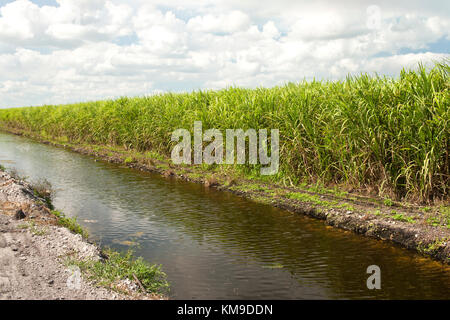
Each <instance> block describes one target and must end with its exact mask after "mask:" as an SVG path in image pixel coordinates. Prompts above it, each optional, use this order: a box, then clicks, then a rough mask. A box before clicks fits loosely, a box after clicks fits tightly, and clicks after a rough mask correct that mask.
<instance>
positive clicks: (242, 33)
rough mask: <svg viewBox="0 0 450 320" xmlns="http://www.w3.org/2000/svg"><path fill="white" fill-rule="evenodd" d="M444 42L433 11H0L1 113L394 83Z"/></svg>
mask: <svg viewBox="0 0 450 320" xmlns="http://www.w3.org/2000/svg"><path fill="white" fill-rule="evenodd" d="M449 30H450V1H441V0H439V1H433V0H428V1H416V0H408V1H403V0H400V1H391V0H389V1H378V2H377V1H350V0H344V1H314V2H312V1H298V0H295V1H294V0H277V1H273V0H270V1H266V0H204V1H201V0H179V1H174V0H155V1H152V0H146V1H144V0H131V1H120V0H107V1H103V0H16V1H8V0H0V108H2V107H17V106H28V105H42V104H60V103H69V102H78V101H86V100H93V99H103V98H111V97H118V96H122V95H128V96H136V95H147V94H152V93H157V92H166V91H173V92H179V91H191V90H196V89H206V88H211V89H217V88H225V87H227V86H231V85H235V86H244V87H256V86H274V85H278V84H283V83H285V82H288V81H294V82H296V81H301V80H303V79H307V80H308V79H312V78H316V79H331V80H335V79H342V78H345V76H346V75H347V74H349V73H351V74H357V73H360V72H377V73H379V74H387V75H396V74H397V73H398V72H399V70H400V69H401V68H402V67H411V66H414V65H415V64H416V63H417V62H418V61H423V62H425V63H429V62H430V61H433V60H441V59H443V58H444V57H449V56H450V55H449V52H450V33H449Z"/></svg>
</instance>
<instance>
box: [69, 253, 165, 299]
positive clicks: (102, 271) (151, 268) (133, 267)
mask: <svg viewBox="0 0 450 320" xmlns="http://www.w3.org/2000/svg"><path fill="white" fill-rule="evenodd" d="M104 254H105V255H106V256H107V259H105V260H103V261H93V260H89V261H79V260H70V261H68V264H72V265H76V266H78V267H79V268H80V269H81V271H82V272H84V273H85V274H86V275H87V276H88V278H89V279H90V280H93V281H95V282H97V283H98V284H99V285H102V286H106V287H112V288H113V289H116V290H118V288H116V287H115V285H116V284H117V282H118V281H120V280H124V279H129V280H131V281H132V282H136V279H138V280H139V282H140V283H141V284H142V287H143V288H144V289H145V291H146V293H154V294H163V295H164V294H167V293H168V291H169V283H168V282H167V280H166V279H167V275H166V274H165V273H164V272H163V271H162V270H161V266H159V265H151V264H148V263H147V262H145V261H144V260H143V258H142V257H139V258H137V259H135V258H133V252H132V251H131V250H129V251H128V252H126V253H120V252H117V251H114V250H112V249H107V250H105V251H104Z"/></svg>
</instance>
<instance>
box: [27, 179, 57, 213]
mask: <svg viewBox="0 0 450 320" xmlns="http://www.w3.org/2000/svg"><path fill="white" fill-rule="evenodd" d="M31 188H32V189H33V193H34V195H35V196H37V197H39V198H41V199H43V200H44V202H45V204H46V205H47V207H48V208H49V209H51V210H53V209H54V207H53V204H52V193H53V189H52V185H51V183H50V182H49V181H48V180H47V179H40V180H38V181H35V182H33V183H32V186H31Z"/></svg>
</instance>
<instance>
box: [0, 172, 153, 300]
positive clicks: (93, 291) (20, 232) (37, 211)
mask: <svg viewBox="0 0 450 320" xmlns="http://www.w3.org/2000/svg"><path fill="white" fill-rule="evenodd" d="M30 191H31V189H30V186H29V185H28V184H26V183H23V182H20V181H16V180H14V179H12V178H11V177H10V176H9V175H8V174H6V173H4V172H1V171H0V300H5V299H29V300H33V299H51V300H55V299H70V300H76V299H89V300H93V299H95V300H97V299H145V298H149V297H148V296H146V295H142V294H139V293H137V290H136V285H135V284H133V283H127V282H125V283H124V285H126V286H128V287H127V289H128V290H130V292H133V291H136V292H135V294H130V295H126V294H119V293H117V292H115V291H113V290H111V289H109V288H103V287H99V286H96V285H95V284H93V283H92V282H89V281H87V280H86V279H83V276H82V275H81V274H80V273H79V269H78V270H77V269H76V268H75V267H69V266H66V265H65V264H64V260H65V257H68V256H74V255H75V256H77V258H79V259H100V250H99V249H98V247H96V246H95V245H93V244H90V243H88V242H87V241H86V240H84V239H82V237H81V235H77V234H74V233H72V232H70V231H69V230H68V229H66V228H63V227H60V226H56V225H54V221H55V220H56V218H55V217H54V216H52V215H51V214H50V213H49V210H48V209H47V208H46V207H45V206H43V205H41V204H40V203H39V200H38V199H37V198H35V197H34V196H33V195H32V193H31V192H30ZM19 210H21V212H23V213H24V215H23V216H22V217H20V215H17V213H18V212H19Z"/></svg>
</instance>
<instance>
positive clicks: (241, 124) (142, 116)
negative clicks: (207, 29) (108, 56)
mask: <svg viewBox="0 0 450 320" xmlns="http://www.w3.org/2000/svg"><path fill="white" fill-rule="evenodd" d="M449 71H450V67H449V65H448V60H444V61H442V62H441V63H436V64H435V66H434V67H433V68H431V69H426V68H425V67H423V66H419V68H417V69H416V70H402V71H401V72H400V74H399V76H398V77H397V78H389V77H379V76H370V75H367V74H362V75H359V76H349V77H347V79H345V80H342V81H335V82H331V81H311V82H306V81H303V82H300V83H289V84H286V85H284V86H277V87H273V88H257V89H243V88H235V87H231V88H227V89H225V90H219V91H196V92H192V93H179V94H173V93H166V94H159V95H153V96H147V97H136V98H127V97H122V98H119V99H116V100H105V101H96V102H86V103H79V104H71V105H59V106H56V105H47V106H42V107H28V108H12V109H2V110H0V126H1V127H3V128H6V129H12V130H19V131H22V132H28V133H32V134H35V135H36V134H37V135H40V136H41V137H42V138H49V139H55V140H58V139H62V138H64V139H65V140H67V141H68V143H75V144H94V145H102V146H116V147H120V148H124V149H126V150H136V151H139V152H150V153H151V155H154V154H159V155H161V156H162V157H163V158H170V154H171V151H172V148H173V146H174V145H175V144H176V142H172V141H171V140H170V137H171V133H172V132H173V131H174V130H176V129H179V128H185V129H188V130H190V131H191V133H193V124H194V121H197V120H199V121H202V125H203V130H207V129H211V128H216V129H218V130H220V131H223V132H224V131H225V130H226V129H239V128H242V129H247V128H253V129H255V130H259V129H279V131H280V172H279V174H278V175H277V176H276V179H278V180H279V181H280V182H283V181H291V182H294V183H299V182H302V181H304V182H307V183H315V182H317V181H320V182H321V183H324V184H330V185H332V184H333V185H349V186H352V187H355V188H357V189H358V190H360V189H362V188H367V190H369V188H370V189H371V190H374V191H376V192H377V193H378V194H379V195H380V196H386V195H391V194H392V195H393V196H395V197H396V198H412V199H419V200H423V201H431V200H434V199H436V198H437V199H443V198H448V186H449V185H450V183H449V177H450V172H449V168H450V164H449V158H450V157H449V153H448V152H449V151H448V150H449V141H450V131H449V130H448V128H449V119H450V111H449V109H450V108H448V106H449V87H450V85H449ZM224 143H226V141H224ZM257 166H258V165H256V166H255V165H250V164H246V165H245V167H246V168H248V169H249V170H243V172H244V174H247V175H254V174H255V172H257V170H253V169H255V168H257Z"/></svg>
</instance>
